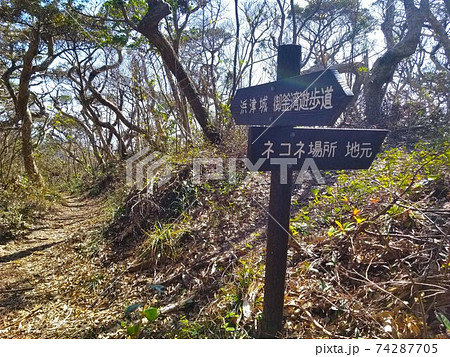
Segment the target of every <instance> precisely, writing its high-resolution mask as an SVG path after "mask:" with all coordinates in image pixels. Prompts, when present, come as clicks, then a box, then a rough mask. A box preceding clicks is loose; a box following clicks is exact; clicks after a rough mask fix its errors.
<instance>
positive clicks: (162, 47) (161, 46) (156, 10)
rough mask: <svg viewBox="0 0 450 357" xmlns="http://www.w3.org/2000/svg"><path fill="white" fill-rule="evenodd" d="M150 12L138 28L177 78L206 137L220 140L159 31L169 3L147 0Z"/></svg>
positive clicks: (168, 11) (160, 0) (167, 13)
mask: <svg viewBox="0 0 450 357" xmlns="http://www.w3.org/2000/svg"><path fill="white" fill-rule="evenodd" d="M147 3H148V12H147V14H146V15H145V16H144V18H143V19H142V20H141V22H140V23H139V25H138V27H137V30H138V31H139V32H140V33H141V34H143V35H144V36H145V37H146V38H147V39H148V40H149V41H150V42H151V43H152V44H153V45H154V46H155V47H156V48H157V49H158V51H159V53H160V54H161V57H162V60H163V61H164V63H165V65H166V66H167V67H168V68H169V70H170V72H172V74H173V75H174V76H175V78H176V79H177V83H178V85H179V87H180V90H181V91H182V92H183V94H184V95H185V96H186V98H187V100H188V102H189V104H190V106H191V108H192V111H193V113H194V116H195V118H196V119H197V122H198V123H199V125H200V127H201V128H202V130H203V133H204V135H205V136H206V138H207V139H208V140H209V141H210V142H212V143H218V142H220V135H219V133H218V132H217V130H216V128H214V127H213V126H212V125H211V123H210V122H209V118H208V112H207V111H206V109H205V107H204V106H203V104H202V102H201V101H200V96H199V94H198V92H197V90H196V88H195V86H194V83H193V82H192V79H191V78H190V76H189V75H188V74H187V72H186V71H185V69H184V67H183V65H182V64H181V62H180V60H179V59H178V56H177V55H176V53H175V51H174V49H173V48H172V46H171V45H170V43H169V41H167V39H166V38H165V37H164V35H163V34H162V33H161V32H160V31H159V29H158V24H159V22H160V21H161V20H162V19H163V18H164V17H166V16H167V15H169V14H170V13H171V11H170V7H169V5H168V4H167V3H166V2H165V1H162V0H147Z"/></svg>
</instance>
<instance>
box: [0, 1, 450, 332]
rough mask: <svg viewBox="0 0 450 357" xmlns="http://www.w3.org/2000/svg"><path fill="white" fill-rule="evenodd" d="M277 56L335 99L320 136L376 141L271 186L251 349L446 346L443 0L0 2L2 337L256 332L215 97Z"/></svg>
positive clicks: (256, 191)
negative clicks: (326, 85)
mask: <svg viewBox="0 0 450 357" xmlns="http://www.w3.org/2000/svg"><path fill="white" fill-rule="evenodd" d="M291 44H294V45H300V46H301V60H300V64H299V68H300V73H299V74H300V75H302V76H303V75H304V76H307V75H311V74H313V73H319V71H321V72H320V73H331V72H333V73H337V74H338V75H339V78H340V79H341V82H342V83H343V85H345V86H346V88H348V90H349V91H351V92H352V94H353V95H352V96H351V98H349V100H348V103H347V105H346V107H345V108H343V109H342V110H343V112H342V114H340V115H339V117H338V118H337V120H335V122H334V124H332V127H333V128H339V129H342V130H343V129H356V128H358V129H367V130H369V129H370V130H378V129H385V130H387V131H388V134H387V137H386V139H385V140H384V142H383V144H382V146H381V149H380V151H379V152H378V154H377V155H376V158H375V156H374V157H373V158H374V159H375V160H374V161H373V162H372V164H371V166H370V168H369V169H364V170H321V171H320V173H318V174H317V173H316V174H317V175H319V176H320V179H318V177H317V175H316V174H312V173H310V174H309V175H306V176H308V177H306V178H305V179H303V177H301V180H299V179H297V181H296V183H295V184H293V185H292V188H290V189H289V190H290V192H289V195H291V196H289V197H291V198H290V202H288V206H290V208H289V209H290V214H289V215H288V217H287V218H286V219H287V220H286V224H287V226H286V227H287V230H288V231H287V232H286V237H287V236H288V238H286V239H287V246H288V251H287V260H286V274H285V287H284V298H283V299H282V300H283V301H282V304H283V309H282V326H281V328H280V329H277V331H276V333H273V334H272V335H270V336H269V337H278V338H310V339H318V338H327V339H328V338H333V339H341V338H342V339H343V338H389V339H397V338H416V339H418V338H436V339H444V338H449V337H450V271H449V270H450V238H449V234H450V220H449V216H450V144H449V142H450V96H449V89H450V1H449V0H376V1H375V0H94V1H86V0H0V75H1V79H0V338H2V339H11V338H52V339H57V338H75V339H87V338H94V339H118V338H120V339H126V338H159V339H160V338H165V339H204V338H208V339H210V338H221V339H225V338H227V339H253V338H260V337H264V336H262V334H261V328H262V327H261V326H264V323H263V322H264V321H265V320H264V319H265V318H266V317H267V316H266V315H265V313H264V308H263V307H264V300H265V298H267V295H268V294H270V291H269V293H268V292H267V291H266V292H265V291H264V287H265V286H264V285H265V284H264V282H265V271H266V253H267V251H269V246H268V245H267V246H266V243H267V238H268V235H269V233H268V232H269V230H270V229H269V228H268V226H267V224H268V221H270V217H271V215H270V213H269V211H270V208H269V196H270V192H271V184H270V182H271V173H270V172H261V171H256V172H254V171H250V170H249V169H248V166H246V165H245V164H244V158H245V157H246V156H247V149H248V145H250V144H248V141H249V136H250V134H249V127H248V126H247V125H237V124H236V122H235V119H236V118H235V115H234V114H233V115H232V110H233V108H232V107H233V105H232V102H233V98H235V96H236V94H237V93H238V91H239V90H242V89H243V88H246V87H253V86H260V85H263V84H265V83H270V82H274V81H276V80H277V76H279V73H277V53H278V50H279V49H280V48H282V47H283V46H284V45H291ZM330 95H331V94H330ZM255 103H256V102H255ZM324 103H325V102H323V103H322V106H324ZM328 104H329V103H328ZM242 105H243V104H242V102H241V109H242V108H243V107H242ZM255 105H256V104H255ZM259 105H260V106H259V109H261V108H262V104H261V103H260V104H259ZM325 106H326V105H325ZM255 108H256V107H254V108H253V109H255ZM262 111H263V110H262V109H261V113H262ZM250 141H251V140H250ZM282 145H283V144H282ZM311 145H312V144H311ZM302 148H303V144H302V146H301V147H300V149H299V151H300V150H301V149H302ZM289 150H290V149H289ZM304 150H306V151H307V145H306V144H305V147H304ZM312 150H313V149H312V148H311V147H310V152H312ZM366 152H367V151H366ZM316 153H317V152H316ZM300 155H301V153H300ZM373 158H372V159H373ZM139 170H141V171H142V172H140V171H139ZM219 171H220V172H219ZM295 174H296V173H294V176H295ZM297 174H298V172H297ZM272 175H273V173H272ZM300 176H301V175H299V177H300ZM273 177H274V176H272V178H273ZM270 197H271V196H270ZM275 209H276V208H275ZM272 219H273V220H274V218H272ZM263 329H264V328H263ZM265 337H267V336H265Z"/></svg>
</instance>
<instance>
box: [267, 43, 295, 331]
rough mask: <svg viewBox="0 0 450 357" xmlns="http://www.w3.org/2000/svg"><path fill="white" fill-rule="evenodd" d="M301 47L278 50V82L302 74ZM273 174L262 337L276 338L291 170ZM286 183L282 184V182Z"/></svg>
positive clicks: (280, 315) (280, 323) (279, 325)
mask: <svg viewBox="0 0 450 357" xmlns="http://www.w3.org/2000/svg"><path fill="white" fill-rule="evenodd" d="M300 60H301V47H300V46H298V45H284V46H280V47H279V48H278V60H277V80H280V79H284V78H289V77H293V76H298V75H299V74H300ZM284 174H286V173H283V170H281V169H280V170H277V171H272V175H271V183H270V201H269V220H268V223H267V246H266V270H265V282H264V305H263V317H262V324H261V330H260V337H263V338H275V337H276V335H277V334H278V333H279V332H280V331H281V329H282V327H283V305H284V289H285V278H286V261H287V250H288V234H289V233H288V232H289V217H290V208H291V190H292V170H287V177H282V176H284ZM282 180H283V182H282Z"/></svg>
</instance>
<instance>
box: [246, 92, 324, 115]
mask: <svg viewBox="0 0 450 357" xmlns="http://www.w3.org/2000/svg"><path fill="white" fill-rule="evenodd" d="M332 95H333V86H327V87H326V88H325V89H324V88H314V89H312V90H310V91H306V90H305V91H303V92H299V91H296V92H292V93H282V94H277V95H275V96H274V97H273V103H271V105H272V109H273V112H288V111H297V112H299V111H308V110H314V109H333V105H332V102H331V99H332ZM268 109H269V103H268V96H267V95H265V96H262V97H259V98H248V99H243V100H240V114H254V113H261V114H262V113H267V112H268Z"/></svg>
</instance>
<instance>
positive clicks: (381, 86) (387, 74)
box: [364, 0, 428, 125]
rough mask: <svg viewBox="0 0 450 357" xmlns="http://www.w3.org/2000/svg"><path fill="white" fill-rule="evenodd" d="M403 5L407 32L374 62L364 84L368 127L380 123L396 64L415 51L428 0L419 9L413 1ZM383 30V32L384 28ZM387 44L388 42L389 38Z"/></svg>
mask: <svg viewBox="0 0 450 357" xmlns="http://www.w3.org/2000/svg"><path fill="white" fill-rule="evenodd" d="M403 3H404V7H405V13H406V22H407V27H408V32H407V33H406V35H405V37H403V39H401V40H400V41H399V42H398V43H397V44H395V45H394V46H393V47H392V48H389V49H388V50H387V51H386V52H385V53H384V54H383V55H382V56H381V57H380V58H378V59H377V60H376V61H375V63H374V65H373V67H372V70H371V71H370V75H369V78H368V80H367V82H366V83H365V93H364V94H365V101H366V109H365V114H366V119H367V121H368V123H369V124H370V125H377V124H379V123H380V120H381V105H382V102H383V99H384V93H385V91H386V86H387V85H388V84H389V82H390V81H391V80H392V78H393V76H394V72H395V70H396V69H397V66H398V64H399V63H400V62H401V61H402V60H403V59H404V58H407V57H409V56H411V55H412V54H413V53H414V52H415V51H416V48H417V45H418V44H419V41H420V34H421V31H422V27H423V24H424V21H425V12H424V8H425V6H426V5H428V0H421V2H420V8H419V9H418V8H416V7H415V6H414V0H403ZM383 30H384V31H385V28H384V29H383ZM388 42H390V39H389V38H388ZM388 45H389V43H388Z"/></svg>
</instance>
